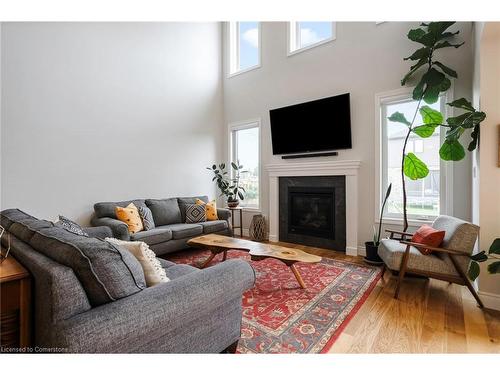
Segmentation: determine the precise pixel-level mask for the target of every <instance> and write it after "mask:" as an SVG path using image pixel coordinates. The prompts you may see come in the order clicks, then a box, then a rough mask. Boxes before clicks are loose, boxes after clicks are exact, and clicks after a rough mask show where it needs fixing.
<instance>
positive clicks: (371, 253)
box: [365, 241, 384, 264]
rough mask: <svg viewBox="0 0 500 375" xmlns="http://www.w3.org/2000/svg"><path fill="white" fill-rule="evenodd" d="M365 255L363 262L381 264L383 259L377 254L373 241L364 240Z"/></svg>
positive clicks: (376, 247)
mask: <svg viewBox="0 0 500 375" xmlns="http://www.w3.org/2000/svg"><path fill="white" fill-rule="evenodd" d="M365 248H366V257H365V262H367V263H370V264H383V263H384V261H383V260H382V259H381V258H380V257H379V256H378V246H375V243H374V242H373V241H368V242H365Z"/></svg>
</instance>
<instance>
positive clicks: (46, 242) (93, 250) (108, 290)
mask: <svg viewBox="0 0 500 375" xmlns="http://www.w3.org/2000/svg"><path fill="white" fill-rule="evenodd" d="M29 244H30V245H31V246H32V247H33V248H34V249H35V250H37V251H38V252H40V253H42V254H44V255H45V256H47V257H49V258H51V259H52V260H55V261H56V262H58V263H61V264H63V265H65V266H67V267H70V268H71V269H73V271H74V272H75V274H76V275H77V277H78V279H79V280H80V283H81V284H82V286H83V288H84V289H85V292H86V293H87V296H88V298H89V301H90V303H91V305H93V306H98V305H101V304H104V303H108V302H112V301H115V300H117V299H120V298H124V297H127V296H130V295H132V294H134V293H137V292H140V291H141V290H143V289H144V288H146V281H145V279H144V272H143V271H142V267H141V265H140V263H139V262H138V261H137V259H135V257H134V256H133V255H132V254H131V253H130V252H129V251H127V250H126V249H123V248H121V247H119V246H115V245H112V244H110V243H107V242H105V241H103V240H99V239H97V238H89V237H83V236H79V235H76V234H74V233H71V232H69V231H67V230H66V229H63V228H59V227H52V228H42V229H40V230H38V231H37V232H36V233H35V235H34V236H33V237H32V238H31V240H30V242H29Z"/></svg>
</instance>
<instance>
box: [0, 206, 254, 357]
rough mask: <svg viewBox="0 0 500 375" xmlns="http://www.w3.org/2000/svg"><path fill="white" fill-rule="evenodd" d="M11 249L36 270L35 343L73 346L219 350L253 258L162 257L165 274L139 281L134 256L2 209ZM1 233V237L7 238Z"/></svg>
mask: <svg viewBox="0 0 500 375" xmlns="http://www.w3.org/2000/svg"><path fill="white" fill-rule="evenodd" d="M0 223H1V225H2V226H3V227H4V228H6V230H7V232H8V233H9V234H10V238H11V254H12V255H13V256H14V257H15V258H16V259H17V260H18V261H19V262H21V263H22V264H23V265H24V266H25V267H26V268H27V269H28V270H29V272H30V273H31V275H32V279H33V283H32V286H33V290H32V291H33V305H34V308H33V312H34V338H33V343H32V345H33V346H37V347H39V348H42V349H41V350H42V351H47V352H54V351H55V352H61V351H62V352H71V353H219V352H221V351H224V349H226V348H228V347H232V348H235V345H234V343H235V342H236V341H237V340H238V339H239V337H240V327H241V313H242V306H241V300H242V294H243V292H244V291H245V290H247V289H249V288H250V287H252V286H253V283H254V281H255V274H254V272H253V269H252V267H251V266H250V265H249V264H248V263H246V262H244V261H241V260H229V261H226V262H224V263H221V264H219V265H216V266H213V267H210V268H207V269H204V270H199V269H197V268H194V267H191V266H188V265H176V264H174V263H172V262H168V261H165V260H163V259H162V260H161V262H162V266H163V267H164V268H165V271H166V273H167V276H168V277H169V278H170V279H171V280H170V281H169V282H166V283H161V284H157V285H155V286H153V287H146V285H145V280H144V273H143V272H142V268H141V266H140V264H139V263H138V261H137V260H136V259H135V258H134V257H133V256H132V255H131V254H130V253H128V252H127V251H126V250H125V249H123V248H120V247H119V246H115V245H112V244H110V243H108V242H106V241H103V240H101V239H100V238H103V237H108V236H110V235H111V231H110V229H109V228H107V227H98V228H88V229H86V231H87V232H88V233H89V234H90V235H91V236H96V237H85V236H82V235H77V234H74V233H72V232H69V231H68V230H66V229H64V228H62V227H58V226H55V225H54V224H53V223H52V222H49V221H45V220H39V219H36V218H34V217H32V216H31V215H28V214H26V213H24V212H22V211H20V210H17V209H8V210H4V211H2V212H1V213H0ZM7 237H8V236H7V235H4V236H2V244H3V245H4V246H5V245H6V242H7V241H6V239H7Z"/></svg>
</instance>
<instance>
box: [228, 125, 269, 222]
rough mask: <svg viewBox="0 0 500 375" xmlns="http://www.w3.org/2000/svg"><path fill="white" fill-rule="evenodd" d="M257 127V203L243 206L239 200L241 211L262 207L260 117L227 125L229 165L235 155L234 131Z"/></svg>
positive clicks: (231, 172)
mask: <svg viewBox="0 0 500 375" xmlns="http://www.w3.org/2000/svg"><path fill="white" fill-rule="evenodd" d="M252 128H257V130H258V132H259V135H258V142H257V147H258V149H259V150H258V158H259V160H258V166H259V204H258V205H257V206H245V205H242V202H244V201H242V202H241V201H240V205H239V207H241V208H242V209H243V211H251V212H257V213H260V212H261V207H262V131H261V119H260V118H254V119H248V120H243V121H237V122H232V123H230V124H229V125H228V162H227V165H229V166H231V162H232V161H234V160H236V156H237V147H235V144H236V142H235V140H236V131H239V130H245V129H252ZM230 176H231V178H233V169H232V168H231V169H230Z"/></svg>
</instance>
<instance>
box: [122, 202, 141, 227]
mask: <svg viewBox="0 0 500 375" xmlns="http://www.w3.org/2000/svg"><path fill="white" fill-rule="evenodd" d="M115 214H116V218H117V219H118V220H120V221H123V222H124V223H125V224H127V226H128V231H129V232H130V233H137V232H140V231H141V230H143V229H144V226H143V225H142V220H141V216H140V215H139V210H138V209H137V207H136V206H135V204H133V203H130V204H129V205H128V206H127V207H125V208H123V207H118V206H117V207H115Z"/></svg>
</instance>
